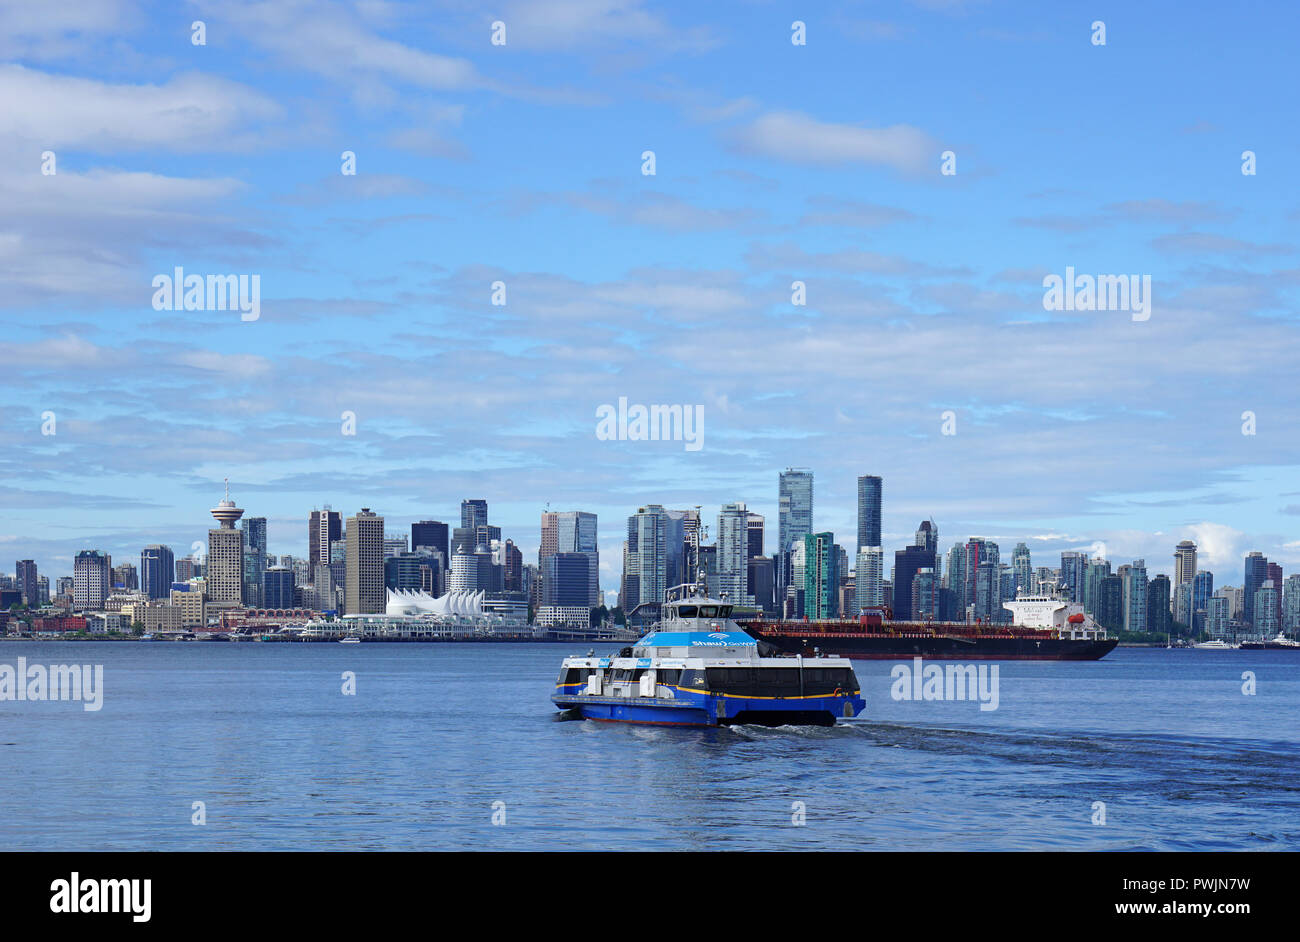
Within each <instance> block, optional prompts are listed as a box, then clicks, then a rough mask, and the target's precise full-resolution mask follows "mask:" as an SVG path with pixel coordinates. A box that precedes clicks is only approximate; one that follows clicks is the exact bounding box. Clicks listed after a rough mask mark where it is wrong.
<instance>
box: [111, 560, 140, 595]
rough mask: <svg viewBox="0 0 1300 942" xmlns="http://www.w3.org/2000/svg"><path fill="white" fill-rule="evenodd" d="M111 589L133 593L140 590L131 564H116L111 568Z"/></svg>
mask: <svg viewBox="0 0 1300 942" xmlns="http://www.w3.org/2000/svg"><path fill="white" fill-rule="evenodd" d="M113 588H115V589H125V590H126V591H127V592H135V591H138V590H139V588H140V580H139V577H138V576H137V575H136V570H135V566H133V565H132V564H131V563H118V564H117V565H116V566H114V567H113Z"/></svg>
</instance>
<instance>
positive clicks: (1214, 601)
mask: <svg viewBox="0 0 1300 942" xmlns="http://www.w3.org/2000/svg"><path fill="white" fill-rule="evenodd" d="M1231 607H1232V603H1231V602H1230V601H1229V600H1228V598H1227V596H1223V595H1212V596H1210V597H1209V598H1208V599H1206V600H1205V629H1204V630H1205V632H1206V634H1208V635H1209V636H1210V637H1211V638H1213V639H1217V640H1219V641H1226V640H1228V635H1229V629H1230V624H1231V617H1230V616H1231V610H1232V608H1231Z"/></svg>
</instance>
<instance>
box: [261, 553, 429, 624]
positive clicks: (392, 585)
mask: <svg viewBox="0 0 1300 942" xmlns="http://www.w3.org/2000/svg"><path fill="white" fill-rule="evenodd" d="M385 542H387V541H386V540H385ZM429 559H430V557H429V556H428V555H427V554H425V553H398V554H397V555H395V556H389V557H386V558H385V559H384V588H386V589H393V590H409V591H412V592H421V591H424V589H423V586H424V580H423V575H422V573H421V569H422V568H423V567H426V566H428V564H429ZM430 594H431V595H437V593H436V592H434V593H430ZM270 607H271V606H270V605H269V604H268V605H267V608H270Z"/></svg>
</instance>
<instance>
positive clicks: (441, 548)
mask: <svg viewBox="0 0 1300 942" xmlns="http://www.w3.org/2000/svg"><path fill="white" fill-rule="evenodd" d="M450 540H451V531H450V530H449V529H448V528H447V524H445V523H443V522H442V521H440V520H421V521H420V522H419V523H413V524H411V552H412V553H417V552H419V551H420V549H421V547H423V548H426V549H431V550H437V551H438V552H440V553H442V558H443V562H444V564H445V563H446V560H447V559H449V558H450V557H451V542H450Z"/></svg>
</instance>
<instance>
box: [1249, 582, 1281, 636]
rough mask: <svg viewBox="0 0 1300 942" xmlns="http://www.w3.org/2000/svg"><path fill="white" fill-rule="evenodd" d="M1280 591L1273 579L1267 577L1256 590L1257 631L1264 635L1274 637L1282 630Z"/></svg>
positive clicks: (1255, 626)
mask: <svg viewBox="0 0 1300 942" xmlns="http://www.w3.org/2000/svg"><path fill="white" fill-rule="evenodd" d="M1277 597H1278V591H1277V588H1276V587H1275V586H1274V585H1273V580H1272V579H1265V580H1264V584H1263V585H1261V586H1260V587H1259V588H1258V589H1256V590H1255V622H1254V628H1255V633H1256V634H1258V635H1260V636H1262V637H1272V636H1273V635H1275V634H1277V632H1278V631H1280V630H1281V627H1282V626H1281V623H1280V622H1279V621H1278V611H1279V608H1278V604H1277Z"/></svg>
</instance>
